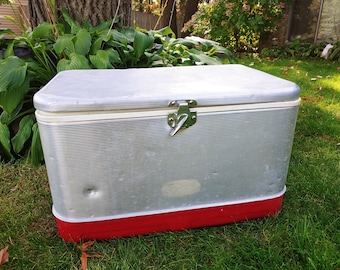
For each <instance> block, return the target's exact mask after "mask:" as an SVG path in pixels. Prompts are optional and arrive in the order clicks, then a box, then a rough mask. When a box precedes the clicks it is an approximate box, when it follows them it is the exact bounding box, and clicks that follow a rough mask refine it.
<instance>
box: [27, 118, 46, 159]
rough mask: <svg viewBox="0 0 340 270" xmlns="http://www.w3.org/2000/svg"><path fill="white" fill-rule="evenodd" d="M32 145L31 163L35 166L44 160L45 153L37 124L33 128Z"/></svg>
mask: <svg viewBox="0 0 340 270" xmlns="http://www.w3.org/2000/svg"><path fill="white" fill-rule="evenodd" d="M32 132H33V136H32V143H31V149H30V152H29V159H30V160H31V162H32V163H33V164H35V165H38V164H39V163H40V162H42V161H43V159H44V152H43V149H42V146H41V140H40V135H39V129H38V124H37V123H35V124H34V125H33V127H32Z"/></svg>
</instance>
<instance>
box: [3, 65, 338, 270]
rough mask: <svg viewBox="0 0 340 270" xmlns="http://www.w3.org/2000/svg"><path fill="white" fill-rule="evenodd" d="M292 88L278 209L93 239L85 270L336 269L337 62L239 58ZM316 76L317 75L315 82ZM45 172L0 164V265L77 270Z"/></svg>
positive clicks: (74, 252)
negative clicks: (292, 126) (0, 252)
mask: <svg viewBox="0 0 340 270" xmlns="http://www.w3.org/2000/svg"><path fill="white" fill-rule="evenodd" d="M239 63H241V64H245V65H251V66H252V67H253V68H257V69H260V70H264V71H266V72H268V73H271V74H274V75H277V76H279V77H282V78H285V79H288V80H291V81H294V82H296V83H297V84H298V85H299V86H300V87H301V97H302V104H301V106H300V111H299V116H298V122H297V126H296V133H295V139H294V146H293V152H292V157H291V163H290V169H289V175H288V179H287V192H286V195H285V198H284V204H283V209H282V212H281V213H280V214H279V215H278V216H277V217H272V218H266V219H258V220H253V221H246V222H242V223H237V224H229V225H225V226H218V227H209V228H202V229H192V230H188V231H182V232H166V233H159V234H152V235H147V236H139V237H131V238H120V239H113V240H110V241H102V242H96V243H95V244H94V245H93V246H91V247H90V248H89V250H88V253H89V254H94V253H96V254H100V255H101V257H100V258H89V261H88V263H89V264H88V266H89V267H88V269H190V270H191V269H271V270H272V269H304V270H305V269H327V270H328V269H337V270H339V269H340V158H339V156H340V145H339V144H340V63H339V62H337V63H332V62H324V61H296V60H277V61H268V60H261V61H260V60H239ZM321 77H322V78H321ZM51 204H52V201H51V197H50V193H49V187H48V181H47V175H46V170H45V167H44V166H40V167H34V166H32V165H29V164H26V163H24V162H18V163H15V164H0V249H1V248H3V247H4V246H6V245H8V246H9V248H8V252H9V256H10V257H9V262H8V263H6V264H5V265H3V266H0V269H15V270H17V269H79V267H80V260H79V258H80V255H81V251H80V250H79V249H78V248H77V245H76V244H73V243H65V242H63V241H62V240H61V238H60V237H59V236H58V234H57V229H56V225H55V222H54V218H53V216H52V214H51Z"/></svg>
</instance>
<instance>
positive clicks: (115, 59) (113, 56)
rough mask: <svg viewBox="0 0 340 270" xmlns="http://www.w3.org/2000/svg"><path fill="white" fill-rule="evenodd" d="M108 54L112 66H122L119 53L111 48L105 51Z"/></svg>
mask: <svg viewBox="0 0 340 270" xmlns="http://www.w3.org/2000/svg"><path fill="white" fill-rule="evenodd" d="M105 51H106V52H107V54H108V55H109V59H110V62H111V63H112V64H121V63H122V60H121V59H120V56H119V53H118V52H117V51H116V50H114V49H113V48H109V49H107V50H105Z"/></svg>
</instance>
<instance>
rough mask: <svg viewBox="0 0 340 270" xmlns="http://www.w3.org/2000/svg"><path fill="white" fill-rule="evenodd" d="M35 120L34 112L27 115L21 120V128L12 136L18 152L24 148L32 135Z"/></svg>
mask: <svg viewBox="0 0 340 270" xmlns="http://www.w3.org/2000/svg"><path fill="white" fill-rule="evenodd" d="M34 121H35V117H34V114H30V115H26V116H25V117H23V118H22V119H21V120H20V123H19V130H18V132H17V134H15V136H14V137H13V138H12V145H13V150H14V152H15V153H17V154H18V153H19V152H20V151H21V150H22V149H23V147H24V145H25V143H26V141H27V140H28V139H29V138H30V137H31V134H32V126H33V124H34Z"/></svg>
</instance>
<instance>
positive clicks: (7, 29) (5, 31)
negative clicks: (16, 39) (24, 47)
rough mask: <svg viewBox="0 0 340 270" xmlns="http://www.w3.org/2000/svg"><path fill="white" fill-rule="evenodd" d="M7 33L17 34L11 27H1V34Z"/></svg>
mask: <svg viewBox="0 0 340 270" xmlns="http://www.w3.org/2000/svg"><path fill="white" fill-rule="evenodd" d="M0 18H1V16H0ZM5 34H8V35H15V33H14V32H13V31H12V30H11V29H9V28H4V29H0V35H5Z"/></svg>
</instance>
